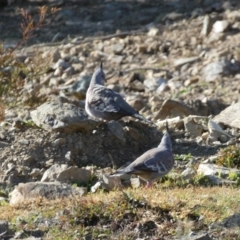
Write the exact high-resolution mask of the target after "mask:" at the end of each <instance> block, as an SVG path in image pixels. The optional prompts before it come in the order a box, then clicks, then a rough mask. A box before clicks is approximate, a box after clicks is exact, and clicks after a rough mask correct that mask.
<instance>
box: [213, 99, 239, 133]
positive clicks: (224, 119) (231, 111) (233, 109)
mask: <svg viewBox="0 0 240 240" xmlns="http://www.w3.org/2000/svg"><path fill="white" fill-rule="evenodd" d="M239 116H240V102H237V103H234V104H232V105H231V106H229V107H227V108H226V109H224V110H223V111H222V112H221V113H220V114H218V115H217V116H215V117H214V118H213V121H215V122H216V123H220V124H223V125H226V126H230V127H233V128H238V129H240V119H239Z"/></svg>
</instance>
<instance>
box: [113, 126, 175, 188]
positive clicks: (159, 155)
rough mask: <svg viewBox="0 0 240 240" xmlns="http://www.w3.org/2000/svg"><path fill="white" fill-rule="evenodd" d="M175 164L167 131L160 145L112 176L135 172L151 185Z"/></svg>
mask: <svg viewBox="0 0 240 240" xmlns="http://www.w3.org/2000/svg"><path fill="white" fill-rule="evenodd" d="M173 166H174V157H173V153H172V142H171V139H170V136H169V134H168V131H166V132H165V133H164V135H163V137H162V140H161V142H160V144H159V145H158V147H156V148H153V149H150V150H148V151H147V152H145V153H144V154H142V155H141V156H140V157H138V158H137V159H136V160H135V161H134V162H132V163H131V164H130V165H128V166H127V167H125V168H123V169H119V170H118V171H117V172H116V173H114V174H113V175H111V176H122V175H125V174H135V175H138V176H139V177H140V178H141V179H142V180H144V181H146V182H147V185H146V186H147V187H150V186H152V183H153V182H154V181H156V180H158V179H159V178H161V177H163V176H164V175H166V174H167V173H169V172H170V171H171V170H172V168H173Z"/></svg>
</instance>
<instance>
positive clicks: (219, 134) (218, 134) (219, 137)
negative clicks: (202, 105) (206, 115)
mask: <svg viewBox="0 0 240 240" xmlns="http://www.w3.org/2000/svg"><path fill="white" fill-rule="evenodd" d="M208 130H209V133H210V135H209V137H208V141H211V142H214V141H221V142H224V143H225V142H227V141H228V140H229V139H230V138H231V136H230V135H229V134H228V133H226V132H225V131H223V130H222V128H221V127H220V125H218V124H217V123H216V122H215V121H213V120H209V122H208Z"/></svg>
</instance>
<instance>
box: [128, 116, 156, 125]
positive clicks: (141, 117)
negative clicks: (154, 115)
mask: <svg viewBox="0 0 240 240" xmlns="http://www.w3.org/2000/svg"><path fill="white" fill-rule="evenodd" d="M132 117H134V118H137V119H139V120H142V121H144V122H147V123H149V124H151V125H154V126H156V124H155V123H153V122H151V121H150V120H148V119H146V118H145V117H143V116H142V115H140V114H138V113H135V114H133V115H132Z"/></svg>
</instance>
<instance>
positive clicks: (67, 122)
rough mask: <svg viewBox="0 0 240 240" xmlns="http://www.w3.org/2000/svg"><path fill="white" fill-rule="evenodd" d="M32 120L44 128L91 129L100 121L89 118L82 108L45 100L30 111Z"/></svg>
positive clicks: (65, 129)
mask: <svg viewBox="0 0 240 240" xmlns="http://www.w3.org/2000/svg"><path fill="white" fill-rule="evenodd" d="M30 115H31V117H32V120H33V122H34V123H35V124H36V125H37V126H39V127H41V128H43V129H45V130H59V131H66V132H68V131H86V132H87V131H91V130H93V129H94V128H96V127H97V126H98V125H99V124H100V122H97V121H94V120H91V119H89V117H88V115H87V114H86V112H85V111H84V110H83V109H80V108H78V107H77V106H76V105H73V104H70V103H61V102H46V103H44V104H42V105H40V106H39V107H38V108H37V109H36V110H33V111H31V113H30Z"/></svg>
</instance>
